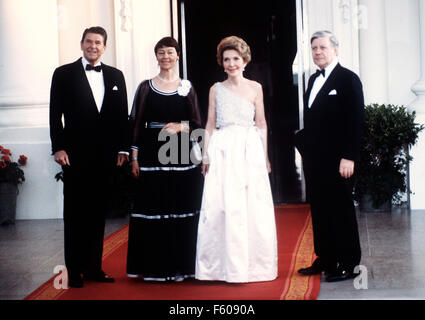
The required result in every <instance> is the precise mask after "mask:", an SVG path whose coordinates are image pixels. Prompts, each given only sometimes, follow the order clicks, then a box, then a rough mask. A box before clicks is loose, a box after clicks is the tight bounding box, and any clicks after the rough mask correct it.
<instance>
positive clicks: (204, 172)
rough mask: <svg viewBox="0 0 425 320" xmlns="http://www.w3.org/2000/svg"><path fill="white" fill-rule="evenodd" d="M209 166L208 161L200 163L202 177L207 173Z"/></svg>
mask: <svg viewBox="0 0 425 320" xmlns="http://www.w3.org/2000/svg"><path fill="white" fill-rule="evenodd" d="M209 168H210V164H209V163H203V164H202V175H203V176H204V177H205V175H206V174H207V172H208V169H209Z"/></svg>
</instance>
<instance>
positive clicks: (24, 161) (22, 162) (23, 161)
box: [18, 154, 28, 166]
mask: <svg viewBox="0 0 425 320" xmlns="http://www.w3.org/2000/svg"><path fill="white" fill-rule="evenodd" d="M27 160H28V158H27V157H25V156H24V155H23V154H21V155H20V156H19V160H18V163H19V164H20V165H21V166H25V165H26V164H27Z"/></svg>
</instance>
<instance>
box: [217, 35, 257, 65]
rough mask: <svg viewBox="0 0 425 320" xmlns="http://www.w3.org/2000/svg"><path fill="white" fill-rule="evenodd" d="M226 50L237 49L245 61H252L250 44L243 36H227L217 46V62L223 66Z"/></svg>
mask: <svg viewBox="0 0 425 320" xmlns="http://www.w3.org/2000/svg"><path fill="white" fill-rule="evenodd" d="M226 50H235V51H237V52H238V53H239V54H240V55H241V57H242V59H243V61H244V62H245V63H248V62H250V61H251V49H250V48H249V46H248V44H247V43H246V42H245V41H244V40H243V39H241V38H239V37H236V36H230V37H226V38H224V39H223V40H221V41H220V43H219V44H218V46H217V62H218V64H219V65H220V66H223V52H224V51H226Z"/></svg>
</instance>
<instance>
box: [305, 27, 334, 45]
mask: <svg viewBox="0 0 425 320" xmlns="http://www.w3.org/2000/svg"><path fill="white" fill-rule="evenodd" d="M327 37H329V39H330V40H331V43H332V46H333V47H334V48H336V47H339V41H338V39H337V38H336V37H335V35H334V34H333V33H332V32H330V31H326V30H324V31H317V32H315V33H314V34H313V35H312V36H311V41H310V43H313V41H314V40H316V39H317V38H327Z"/></svg>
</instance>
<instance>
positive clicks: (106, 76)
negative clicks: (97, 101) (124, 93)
mask: <svg viewBox="0 0 425 320" xmlns="http://www.w3.org/2000/svg"><path fill="white" fill-rule="evenodd" d="M102 72H103V83H104V85H105V95H104V96H103V103H102V107H101V108H100V112H102V111H103V108H104V107H105V106H106V105H107V103H108V101H109V99H110V94H111V90H112V88H111V85H112V75H111V73H110V70H109V68H108V66H106V65H105V64H103V63H102Z"/></svg>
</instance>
